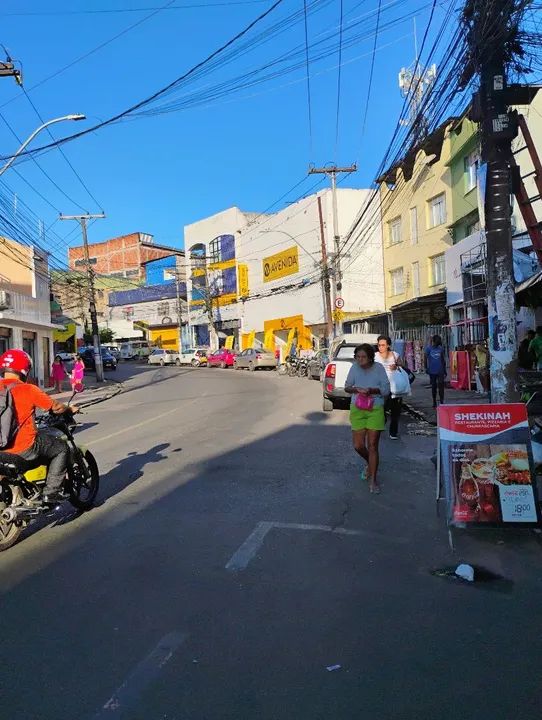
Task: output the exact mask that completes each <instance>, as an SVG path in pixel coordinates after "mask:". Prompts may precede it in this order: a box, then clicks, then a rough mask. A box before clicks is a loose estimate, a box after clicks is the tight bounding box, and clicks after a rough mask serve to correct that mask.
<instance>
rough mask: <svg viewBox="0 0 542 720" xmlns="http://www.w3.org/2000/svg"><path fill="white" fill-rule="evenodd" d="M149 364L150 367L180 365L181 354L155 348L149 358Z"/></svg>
mask: <svg viewBox="0 0 542 720" xmlns="http://www.w3.org/2000/svg"><path fill="white" fill-rule="evenodd" d="M147 362H148V363H149V365H162V366H164V365H180V364H181V358H180V357H179V353H176V352H173V350H163V349H162V348H155V349H154V350H153V351H152V352H151V354H150V355H149V357H148V358H147Z"/></svg>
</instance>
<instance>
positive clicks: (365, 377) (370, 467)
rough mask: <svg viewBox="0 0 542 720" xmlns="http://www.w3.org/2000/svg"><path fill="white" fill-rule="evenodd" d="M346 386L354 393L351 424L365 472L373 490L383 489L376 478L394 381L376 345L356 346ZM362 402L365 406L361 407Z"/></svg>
mask: <svg viewBox="0 0 542 720" xmlns="http://www.w3.org/2000/svg"><path fill="white" fill-rule="evenodd" d="M344 389H345V390H346V392H347V393H349V394H351V395H352V401H351V403H350V424H351V426H352V442H353V444H354V450H355V451H356V452H357V453H358V455H360V456H361V457H362V458H363V460H365V462H366V463H367V466H366V467H364V469H363V470H362V473H361V476H362V478H363V479H367V481H368V483H369V490H370V491H371V492H372V493H379V492H380V486H379V484H378V482H377V479H376V474H377V471H378V461H379V456H378V444H379V442H380V433H381V432H382V430H384V427H385V425H386V419H385V415H384V403H385V402H386V398H387V397H388V395H389V394H390V383H389V380H388V376H387V374H386V371H385V370H384V367H383V366H382V365H380V364H379V363H375V350H374V348H373V346H372V345H369V344H368V343H364V344H363V345H358V347H357V348H356V349H355V351H354V363H353V365H352V367H351V368H350V372H349V373H348V377H347V378H346V383H345V388H344ZM358 396H359V397H360V399H359V400H357V398H358ZM360 405H361V406H362V407H359V406H360Z"/></svg>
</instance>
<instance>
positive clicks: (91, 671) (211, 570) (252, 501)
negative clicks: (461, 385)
mask: <svg viewBox="0 0 542 720" xmlns="http://www.w3.org/2000/svg"><path fill="white" fill-rule="evenodd" d="M118 375H119V377H120V378H122V377H123V376H129V375H131V376H132V377H131V379H128V380H127V381H126V382H125V385H124V392H123V393H122V394H120V395H118V396H117V397H115V398H113V399H111V400H109V401H107V402H105V403H102V404H99V405H95V406H93V407H92V408H90V409H89V410H88V412H87V414H85V416H84V418H83V420H84V422H85V427H84V429H83V430H82V431H81V432H80V440H81V442H84V443H86V444H87V445H89V446H90V448H91V449H92V451H93V452H94V453H95V454H96V456H97V458H98V461H99V465H100V469H101V472H102V490H101V493H100V499H99V506H98V507H97V508H96V509H95V510H93V511H92V512H89V513H87V514H85V515H83V516H78V515H76V514H75V513H73V512H72V511H70V509H69V507H68V508H65V509H63V511H62V512H61V513H59V515H58V516H56V518H54V519H53V520H52V521H51V522H49V523H44V524H43V527H40V528H39V529H33V530H31V531H30V532H29V533H27V535H26V537H25V538H24V539H23V540H22V541H21V542H20V543H19V544H18V545H17V546H15V547H14V548H12V549H11V550H9V551H7V552H6V553H4V554H3V555H2V556H0V590H1V595H2V597H1V605H0V607H1V617H2V638H1V648H2V668H1V671H0V683H1V687H0V704H1V713H0V714H1V716H2V717H6V718H9V719H10V720H80V719H83V720H87V719H88V720H103V719H104V718H123V719H129V720H185V719H187V718H188V719H190V720H230V719H231V720H252V719H256V718H257V719H258V720H282V719H288V720H289V719H290V718H291V719H292V720H316V719H318V720H320V719H321V720H331V719H333V720H343V719H344V720H350V719H354V718H355V719H356V720H360V719H361V720H366V719H367V720H376V719H377V718H381V719H385V720H388V719H389V720H392V719H393V720H395V719H401V720H405V719H410V718H413V719H414V718H416V719H418V718H420V717H423V718H438V719H439V720H452V719H453V720H456V719H457V718H461V719H462V720H471V718H472V720H474V719H475V718H476V719H478V718H480V717H483V718H491V719H492V720H501V719H502V720H508V719H509V718H511V717H513V718H514V719H515V720H522V719H524V718H525V719H527V718H528V719H529V720H531V719H533V720H534V719H535V718H538V717H539V714H540V675H541V670H540V635H541V630H542V627H541V625H542V621H541V620H540V615H541V614H540V603H541V600H540V598H541V594H542V573H541V570H542V563H541V560H540V546H539V544H538V543H537V540H536V538H535V537H534V536H533V534H532V533H529V534H528V535H527V534H524V535H519V534H518V535H514V536H512V535H507V536H504V544H498V543H503V538H502V537H499V539H497V537H496V536H494V535H487V534H486V535H483V536H480V535H478V536H476V538H475V539H474V540H472V539H471V540H468V541H467V540H465V542H463V543H462V544H461V543H460V549H459V556H461V557H457V558H456V559H462V558H463V557H464V559H466V560H469V561H471V562H478V563H481V564H483V565H485V566H486V567H490V568H491V569H493V570H495V571H496V572H499V573H501V574H502V575H503V576H505V577H506V578H507V579H508V580H509V581H510V582H509V584H507V585H504V586H501V585H498V584H497V585H491V584H490V583H488V584H481V585H475V586H472V587H471V586H465V585H460V584H458V583H456V582H453V581H450V580H445V579H441V578H435V577H433V576H431V575H430V574H429V570H430V569H431V568H432V567H436V566H440V565H445V564H450V563H452V562H454V558H452V557H451V555H450V552H449V549H448V545H447V536H446V532H445V529H444V527H443V525H442V521H439V520H437V518H436V517H435V509H434V479H433V468H432V465H431V463H430V461H429V458H430V455H431V454H432V452H433V450H434V438H433V437H424V436H417V435H409V434H408V433H407V432H406V424H407V423H408V420H405V422H404V430H405V432H404V433H403V438H402V440H401V441H399V442H396V443H392V442H391V441H389V440H388V439H387V438H386V439H385V440H384V442H383V456H384V458H383V465H382V478H383V479H384V491H383V493H382V495H380V496H372V495H369V493H368V491H367V488H365V487H363V486H362V485H361V483H360V482H359V480H358V478H357V465H356V460H355V458H354V457H353V454H352V452H351V450H350V437H349V429H348V426H347V417H346V414H345V413H343V412H334V413H332V414H324V413H321V412H320V403H321V400H320V395H319V386H318V383H316V382H310V381H308V380H299V379H292V378H281V377H278V376H277V375H276V374H275V373H268V372H258V373H248V372H234V371H233V370H226V371H221V370H206V369H205V370H204V369H201V370H193V369H177V368H163V369H153V368H149V367H139V366H126V365H123V366H121V368H119V371H118ZM410 429H411V430H416V427H411V428H410ZM335 665H340V668H338V669H336V670H332V671H328V670H327V669H326V668H327V667H328V666H335Z"/></svg>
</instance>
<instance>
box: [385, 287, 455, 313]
mask: <svg viewBox="0 0 542 720" xmlns="http://www.w3.org/2000/svg"><path fill="white" fill-rule="evenodd" d="M445 303H446V293H445V292H444V291H443V292H439V293H433V294H432V295H420V296H419V297H416V298H412V300H405V302H402V303H399V304H398V305H394V306H393V307H392V308H390V310H391V312H392V313H395V312H400V311H401V310H414V309H415V308H417V307H427V306H428V305H444V304H445Z"/></svg>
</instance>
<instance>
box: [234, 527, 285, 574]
mask: <svg viewBox="0 0 542 720" xmlns="http://www.w3.org/2000/svg"><path fill="white" fill-rule="evenodd" d="M272 527H273V523H272V522H259V523H258V524H257V525H256V527H255V528H254V530H253V531H252V532H251V533H250V535H249V536H248V537H247V539H246V540H245V542H244V543H243V544H242V545H241V547H239V548H238V549H237V550H236V551H235V552H234V553H233V555H232V556H231V558H230V559H229V560H228V562H227V564H226V570H230V571H231V572H235V571H237V570H244V569H245V568H246V566H247V565H248V564H249V562H250V561H251V560H252V558H253V557H254V555H256V553H257V552H258V550H259V549H260V548H261V546H262V544H263V541H264V540H265V536H266V535H267V533H268V532H269V531H270V530H271V528H272Z"/></svg>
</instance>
